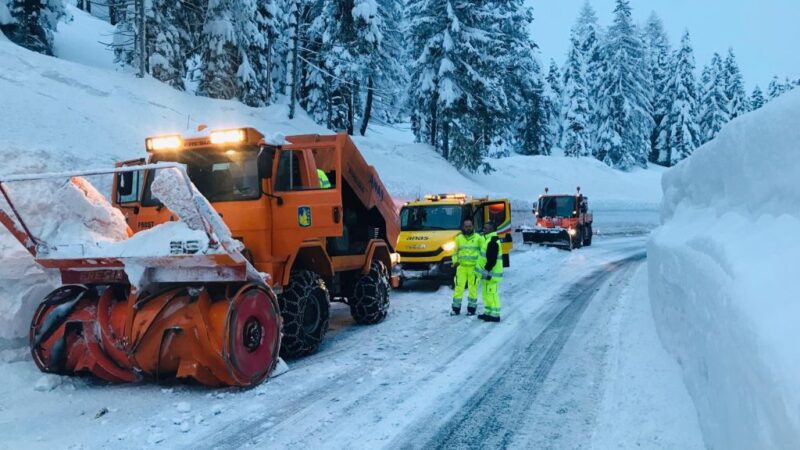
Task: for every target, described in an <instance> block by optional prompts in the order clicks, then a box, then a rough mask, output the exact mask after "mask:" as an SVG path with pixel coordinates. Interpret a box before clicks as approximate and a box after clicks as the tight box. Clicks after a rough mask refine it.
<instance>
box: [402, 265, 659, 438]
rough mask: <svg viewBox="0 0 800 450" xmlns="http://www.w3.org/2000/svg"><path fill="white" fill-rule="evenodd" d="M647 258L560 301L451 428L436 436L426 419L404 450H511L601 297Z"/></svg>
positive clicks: (593, 279) (592, 278) (606, 272)
mask: <svg viewBox="0 0 800 450" xmlns="http://www.w3.org/2000/svg"><path fill="white" fill-rule="evenodd" d="M645 258H646V254H645V253H637V254H635V255H633V256H630V257H628V258H625V259H622V260H619V261H616V262H613V263H609V264H607V265H605V266H604V267H603V268H601V269H599V270H597V271H595V272H593V273H592V274H591V275H589V276H587V277H585V278H583V279H581V280H580V281H578V282H577V283H575V284H573V285H572V287H571V288H570V289H569V290H568V291H567V292H566V293H565V294H563V295H562V296H561V297H560V301H559V302H558V303H557V305H558V307H557V308H561V309H560V311H559V310H558V309H554V311H550V313H551V314H555V316H554V317H553V319H552V320H551V321H550V322H549V324H548V325H547V326H546V327H545V328H544V330H542V331H541V333H539V334H538V336H536V337H535V338H534V339H533V341H531V342H529V343H527V345H526V344H525V343H522V344H521V345H519V348H518V349H517V350H516V351H515V355H516V356H514V357H512V359H511V360H510V361H509V362H508V363H507V364H506V365H505V366H504V367H503V368H502V369H500V370H499V371H498V372H497V373H496V374H495V375H493V376H492V377H491V378H490V379H489V380H488V381H487V382H485V383H484V384H483V386H482V387H481V388H480V389H478V391H477V392H476V393H475V394H473V395H472V396H471V397H470V399H469V400H468V401H467V403H466V405H465V406H464V407H462V408H461V409H459V410H458V412H457V413H456V414H455V415H453V416H452V417H451V418H450V419H449V420H447V422H446V423H445V424H444V425H443V426H441V427H437V429H436V430H432V431H433V434H431V430H429V429H428V427H429V426H430V424H435V423H436V422H437V421H436V420H435V419H434V418H426V419H424V420H423V421H421V422H420V424H419V425H418V426H417V427H416V428H417V431H418V432H417V433H408V435H411V436H420V438H416V439H414V440H413V441H412V442H406V443H403V444H401V446H402V447H404V448H437V449H452V448H457V449H465V448H506V447H508V446H509V445H510V444H511V441H512V439H513V437H514V435H515V432H516V431H517V430H519V429H520V427H521V426H522V425H523V423H522V422H523V421H524V420H525V417H526V416H527V412H528V410H529V409H530V408H531V406H532V405H533V403H534V399H535V398H536V395H537V393H538V391H539V389H540V388H541V386H542V385H543V384H544V382H545V380H546V379H547V376H548V375H549V373H550V370H551V369H552V368H553V365H554V364H555V362H556V361H557V360H558V357H559V356H560V354H561V351H562V349H563V348H564V345H565V344H566V343H567V341H568V339H569V337H570V336H571V335H572V333H573V331H574V330H575V327H576V325H577V324H578V321H579V320H580V318H581V316H582V314H583V312H584V311H585V310H586V308H587V306H588V305H589V303H590V302H591V300H592V299H593V298H594V297H595V295H596V293H597V291H598V290H599V289H600V288H601V287H602V286H603V285H604V284H606V283H608V281H609V279H610V278H612V277H613V276H615V275H618V274H619V272H620V271H621V270H622V269H624V268H626V266H627V267H631V268H633V267H635V266H636V263H639V262H641V261H643V260H644V259H645Z"/></svg>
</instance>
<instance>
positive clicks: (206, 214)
mask: <svg viewBox="0 0 800 450" xmlns="http://www.w3.org/2000/svg"><path fill="white" fill-rule="evenodd" d="M144 169H151V170H158V171H162V170H163V171H164V172H160V173H163V174H164V180H166V182H165V186H167V187H168V188H169V190H170V192H173V193H174V192H175V191H176V190H185V191H186V192H185V194H186V195H169V196H168V197H174V198H166V197H167V195H166V194H165V198H162V201H163V202H164V204H165V206H166V207H167V208H169V210H170V211H172V212H174V213H176V215H177V216H178V217H177V218H178V219H179V220H178V221H177V222H170V223H169V224H165V225H164V226H166V227H167V228H162V229H161V233H160V234H159V232H157V231H156V229H158V228H159V227H155V228H153V229H151V230H147V231H143V232H140V233H138V234H133V233H131V232H130V230H129V229H128V230H127V232H126V233H127V235H128V239H119V240H116V241H114V242H105V243H104V245H100V244H97V245H92V243H88V244H87V243H85V242H84V243H82V244H78V245H77V246H76V245H67V244H63V243H62V242H61V241H60V240H59V245H56V244H54V243H53V242H52V241H51V242H47V241H46V240H45V239H43V238H42V237H41V236H43V235H46V236H49V237H48V240H50V239H55V238H53V237H52V235H58V233H50V234H47V233H46V232H47V231H48V230H49V231H52V230H50V228H52V225H50V221H47V220H42V218H41V217H38V216H40V215H42V211H50V209H47V208H46V207H45V208H43V207H42V204H41V202H42V201H41V200H39V199H38V198H35V197H34V196H40V193H41V192H43V190H42V189H30V190H27V191H26V190H19V191H17V193H19V194H22V195H21V197H22V199H21V201H19V202H15V201H14V198H15V195H13V194H14V193H15V189H13V188H12V187H11V185H16V183H25V182H33V183H50V184H48V187H52V186H56V187H57V189H54V190H50V191H47V192H55V194H54V195H55V197H59V196H60V195H62V194H63V193H64V192H67V194H68V195H67V196H64V198H68V199H71V200H74V199H75V198H78V199H80V200H79V201H78V204H79V205H83V206H85V205H84V203H85V204H88V205H89V206H90V207H91V208H88V209H86V211H100V213H101V214H100V216H102V217H104V218H105V219H107V220H109V221H112V222H113V220H112V219H114V217H116V216H115V214H121V213H118V212H116V211H117V210H115V209H113V208H112V207H111V206H110V205H108V204H107V202H106V203H105V204H103V203H102V202H101V201H100V200H99V198H101V197H102V196H100V194H99V193H98V192H97V191H96V190H95V189H94V188H93V186H92V185H91V184H89V183H88V181H86V180H85V179H84V178H81V177H82V176H84V175H85V176H108V175H110V174H113V173H119V172H125V171H134V170H144ZM160 176H161V175H159V177H160ZM64 178H66V179H67V180H68V181H67V182H66V183H63V184H56V183H53V181H52V180H54V179H64ZM26 192H36V194H33V195H30V194H29V195H28V197H27V198H26V195H25V193H26ZM76 195H77V197H76ZM60 201H63V199H62V198H55V199H53V200H52V202H55V203H57V202H60ZM37 202H38V203H37ZM31 205H34V207H31ZM106 205H107V206H106ZM20 206H22V207H27V208H28V209H33V211H30V212H32V214H31V216H27V217H28V218H31V217H32V218H33V219H34V220H32V221H26V220H25V218H26V215H25V214H24V212H25V211H24V210H23V209H21V207H20ZM92 208H94V209H92ZM105 208H108V209H105ZM75 209H77V210H79V211H83V210H82V209H81V208H75ZM111 216H113V217H112V218H111V219H109V218H108V217H111ZM120 217H121V215H120ZM97 221H98V220H97V217H87V218H86V219H85V220H84V222H85V223H90V224H96V222H97ZM0 223H2V224H3V225H4V226H5V227H6V228H8V230H9V231H10V232H11V234H12V235H13V236H15V237H16V238H17V240H19V242H20V243H21V244H22V245H23V246H24V247H25V248H26V249H27V250H28V251H29V252H30V253H31V255H32V256H33V257H34V259H35V260H36V262H37V263H38V264H40V265H41V266H43V267H45V268H50V269H56V270H59V272H60V274H61V279H62V283H63V284H64V286H62V287H60V288H58V289H56V290H55V291H53V292H52V293H51V294H49V295H48V296H47V297H46V298H45V299H44V300H43V301H42V303H41V304H40V305H39V307H38V309H37V310H36V312H35V314H34V316H33V319H32V321H31V327H30V333H29V340H30V345H31V354H32V356H33V360H34V362H35V363H36V365H37V366H38V367H39V369H40V370H42V371H43V372H48V373H56V374H61V375H72V374H79V373H90V374H92V375H94V376H96V377H98V378H100V379H103V380H106V381H110V382H138V381H142V380H154V381H160V380H167V379H172V378H179V379H191V380H194V381H196V382H198V383H201V384H205V385H209V386H252V385H255V384H258V383H260V382H261V381H263V380H264V379H265V378H267V377H268V376H269V375H270V373H271V372H272V371H273V370H274V368H275V367H276V365H277V364H278V361H279V358H278V353H279V349H280V341H281V318H280V312H279V309H278V302H277V299H276V297H275V294H274V293H273V291H272V290H271V288H270V287H269V282H268V280H267V279H265V277H264V276H263V275H262V274H259V273H258V272H257V271H256V270H255V268H254V267H253V266H252V265H251V264H250V263H249V262H248V261H247V260H246V259H245V257H244V256H243V255H242V253H241V250H242V247H241V245H240V244H239V243H238V241H236V240H234V239H233V238H231V236H230V233H229V231H228V229H227V227H226V226H225V225H224V223H223V222H222V219H221V218H220V217H219V215H218V214H217V213H216V212H215V211H214V210H213V208H211V206H210V204H209V203H208V201H207V200H206V199H205V198H204V197H203V196H202V195H201V194H200V193H199V192H198V191H197V190H196V188H194V186H193V185H192V184H191V182H190V181H189V178H188V176H187V175H186V173H185V171H184V169H183V168H182V167H181V166H180V165H178V164H157V165H149V166H137V167H125V168H118V169H115V170H107V171H94V172H84V173H70V174H50V175H48V174H45V175H34V176H28V177H25V176H22V177H12V178H9V179H6V180H5V181H3V180H0ZM30 223H33V224H34V225H36V224H37V223H39V224H45V225H44V227H43V228H42V230H44V231H40V232H38V233H36V232H32V230H35V228H34V227H29V225H30ZM85 223H84V225H85ZM123 223H124V220H123ZM181 223H182V224H181ZM48 227H49V228H48ZM65 230H67V231H64V233H62V234H67V237H70V233H71V232H73V231H74V228H70V227H65ZM56 231H59V230H56ZM180 233H184V235H181V234H180ZM123 234H125V233H123ZM118 235H119V233H118ZM159 236H162V237H163V236H167V238H168V239H167V240H166V241H164V240H163V239H161V238H160V237H159ZM176 236H177V237H176ZM182 236H190V237H192V240H190V241H186V240H184V239H183V238H182ZM61 237H63V236H61ZM195 238H196V239H195ZM134 239H137V241H135V242H134V241H133V240H134ZM159 239H160V240H159ZM169 239H175V241H170V240H169ZM156 244H158V245H156ZM164 247H166V249H165V248H164Z"/></svg>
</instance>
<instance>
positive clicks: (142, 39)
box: [136, 0, 147, 78]
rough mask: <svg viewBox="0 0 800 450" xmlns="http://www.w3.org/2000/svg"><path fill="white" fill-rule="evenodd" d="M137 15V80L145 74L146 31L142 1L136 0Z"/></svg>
mask: <svg viewBox="0 0 800 450" xmlns="http://www.w3.org/2000/svg"><path fill="white" fill-rule="evenodd" d="M137 3H138V5H137V11H138V12H137V14H138V16H139V17H138V20H139V27H138V28H139V33H138V38H139V42H138V44H139V73H138V74H137V75H136V76H138V77H139V78H144V73H145V56H146V55H145V53H146V50H147V30H146V29H145V27H146V26H147V25H146V22H147V20H146V17H145V16H144V0H137Z"/></svg>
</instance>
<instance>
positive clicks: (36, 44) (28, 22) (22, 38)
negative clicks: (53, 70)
mask: <svg viewBox="0 0 800 450" xmlns="http://www.w3.org/2000/svg"><path fill="white" fill-rule="evenodd" d="M6 14H7V15H8V16H9V17H6V19H7V20H3V22H6V23H5V24H2V23H0V30H2V32H3V33H4V34H5V35H6V37H8V39H10V40H11V41H12V42H14V43H16V44H17V45H20V46H22V47H25V48H27V49H28V50H33V51H35V52H39V53H43V54H45V55H52V54H53V32H54V31H55V30H56V26H57V25H58V21H59V20H60V19H61V18H62V17H64V15H65V14H66V13H65V11H64V4H63V1H62V0H10V1H9V2H8V5H7V7H6ZM6 14H4V15H6Z"/></svg>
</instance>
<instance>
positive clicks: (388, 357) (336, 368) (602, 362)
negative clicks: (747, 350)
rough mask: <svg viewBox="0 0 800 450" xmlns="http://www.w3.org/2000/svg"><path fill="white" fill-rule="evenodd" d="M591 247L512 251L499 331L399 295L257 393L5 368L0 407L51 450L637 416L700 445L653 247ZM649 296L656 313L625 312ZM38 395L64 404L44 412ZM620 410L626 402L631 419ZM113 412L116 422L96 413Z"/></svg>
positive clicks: (329, 439)
mask: <svg viewBox="0 0 800 450" xmlns="http://www.w3.org/2000/svg"><path fill="white" fill-rule="evenodd" d="M595 242H596V245H595V246H594V247H592V248H585V249H582V250H581V251H578V252H573V253H568V252H563V251H558V250H554V249H540V248H527V249H523V250H521V251H518V252H515V253H514V254H513V256H512V268H511V269H510V270H509V271H508V272H507V276H506V280H505V281H504V285H503V287H502V293H503V301H504V305H503V315H504V319H503V322H501V323H500V324H488V323H483V322H480V321H478V320H476V319H474V318H467V317H465V316H459V317H451V316H449V315H448V313H447V311H448V306H449V303H450V297H451V291H450V290H449V289H447V288H439V289H438V290H436V288H435V287H431V286H426V285H421V286H418V287H419V288H420V289H416V290H403V291H399V292H395V293H393V306H392V313H391V315H390V318H389V319H388V320H387V321H386V322H385V323H383V324H381V325H379V326H373V327H356V326H353V325H352V320H351V319H350V317H349V314H348V310H347V309H346V308H343V307H340V306H337V307H336V308H335V309H334V318H333V320H332V331H331V334H330V338H329V339H328V341H327V342H326V344H325V345H324V347H323V348H322V349H321V351H320V353H318V354H316V355H314V356H311V357H308V358H304V359H301V360H298V361H291V362H290V366H291V371H289V372H288V373H286V374H284V375H282V376H280V377H278V378H275V379H273V380H271V381H270V382H268V383H266V384H263V385H261V386H259V387H257V388H254V389H251V390H247V391H237V390H223V391H208V390H206V389H203V388H199V387H189V386H181V385H176V386H174V387H171V388H168V389H165V388H163V387H159V386H151V385H146V386H111V387H109V386H98V385H94V384H92V383H89V382H87V381H84V380H74V379H69V380H66V381H64V384H62V385H60V386H58V387H56V388H55V389H53V390H52V391H46V390H45V392H31V391H32V389H31V387H30V386H31V384H32V383H31V381H30V380H36V379H37V378H39V375H38V374H37V373H36V372H35V369H33V368H31V367H30V366H31V364H30V363H29V362H27V361H24V362H19V363H15V364H12V365H9V366H17V369H21V368H24V370H23V371H22V372H23V373H18V372H19V370H18V371H17V372H15V373H12V374H10V375H12V376H11V377H4V375H6V374H4V373H2V372H3V371H7V370H9V369H8V368H6V367H4V365H1V364H0V377H4V378H6V379H8V378H11V379H12V383H10V386H11V387H10V389H12V390H13V391H8V392H6V390H7V389H9V387H6V388H1V389H3V391H0V400H5V401H10V402H12V403H22V402H23V400H17V397H18V396H20V395H23V396H24V397H25V398H27V399H28V400H26V401H27V404H26V405H24V406H23V407H22V408H21V409H17V410H16V412H17V415H16V417H9V414H8V413H9V412H10V411H5V412H4V411H2V409H0V429H4V428H5V427H15V428H16V427H19V426H22V427H25V423H30V422H31V421H33V419H32V417H36V418H37V419H36V421H38V423H39V424H40V425H41V424H42V423H47V426H46V427H42V428H39V429H38V430H37V431H36V432H38V433H41V435H37V436H39V437H40V439H41V440H39V441H37V443H38V444H41V446H42V447H48V443H50V444H52V443H53V442H59V443H61V444H63V443H64V439H66V440H67V441H68V443H67V444H68V445H69V444H74V445H76V446H81V445H86V446H92V447H93V446H112V445H113V446H114V447H116V448H138V447H141V446H143V445H152V444H156V443H161V444H162V445H168V446H169V447H178V448H199V447H203V448H241V447H247V446H257V447H264V446H269V447H270V448H287V447H301V448H376V447H390V448H397V447H401V448H479V447H483V448H492V447H513V448H591V447H595V448H606V447H608V446H614V447H619V446H621V447H623V448H624V447H634V446H636V443H637V441H636V440H631V441H628V442H620V441H618V440H617V439H619V438H618V434H619V430H618V428H619V426H620V425H619V424H617V425H616V426H615V427H607V426H605V424H608V423H615V422H617V420H616V417H617V416H619V417H630V418H632V419H631V421H629V422H630V423H627V424H623V426H628V427H630V428H631V429H635V428H640V429H642V428H643V429H646V430H649V433H648V435H646V436H640V438H637V439H639V441H638V442H639V443H641V442H644V443H645V444H647V445H646V446H647V447H649V448H653V447H655V448H659V447H660V448H677V447H676V446H678V447H680V448H700V447H701V446H702V441H701V440H700V438H699V431H697V424H696V419H694V417H695V415H696V414H695V412H694V409H693V406H692V405H691V401H690V400H689V397H688V394H686V393H685V388H683V385H682V383H681V382H680V380H679V375H678V371H677V368H676V366H675V364H674V362H672V361H671V360H669V358H668V356H667V355H666V353H665V352H664V351H663V349H662V348H661V347H660V343H659V342H658V339H657V337H655V330H654V327H653V325H652V317H651V316H649V314H650V312H649V311H650V310H649V302H647V297H646V288H645V287H644V286H645V277H644V276H642V274H643V272H644V270H643V269H644V267H643V264H642V263H643V262H644V260H645V242H646V237H643V236H639V237H627V238H604V239H597V240H596V241H595ZM639 300H642V301H643V302H645V303H646V306H647V307H646V308H633V309H632V308H627V309H626V307H624V306H625V305H629V306H630V305H637V304H640V303H642V302H639ZM648 320H649V322H648ZM623 322H624V323H623ZM629 333H631V334H630V335H631V336H639V337H637V339H640V337H641V335H644V334H646V335H647V336H649V337H650V339H649V340H647V339H645V340H642V342H646V345H645V348H644V349H640V351H639V352H638V353H634V357H635V358H637V359H634V360H633V361H627V364H623V365H621V364H619V363H615V361H616V360H618V359H619V356H620V352H623V351H627V349H628V347H629V345H627V344H630V343H629V342H627V340H626V338H625V336H628V335H629ZM643 355H648V357H649V358H650V359H649V360H645V359H644V357H643ZM652 355H657V356H655V357H653V356H652ZM626 358H627V355H626ZM639 360H641V363H637V361H639ZM654 361H655V363H654ZM620 366H622V369H620ZM673 366H675V367H673ZM652 367H656V368H657V367H662V368H665V369H663V370H662V373H661V374H660V376H661V377H662V378H669V379H662V380H658V383H657V386H654V382H653V381H652V378H653V376H650V371H651V370H652V369H651V368H652ZM673 369H674V370H673ZM656 370H657V369H656ZM637 371H638V372H641V373H637ZM24 377H29V378H28V380H29V381H28V384H27V385H25V384H24V382H23V379H24ZM616 379H625V380H638V382H634V383H629V385H628V386H627V389H628V391H629V393H630V394H631V395H634V396H635V397H636V399H639V401H629V400H630V399H627V394H626V393H623V394H622V395H620V394H619V392H618V391H619V389H617V388H616V384H618V382H617V381H618V380H616ZM14 381H16V382H17V384H18V386H16V389H15V388H14V386H15V383H14ZM664 386H667V388H665V387H664ZM660 394H662V395H660ZM664 397H666V398H667V399H668V401H667V400H664ZM31 398H40V399H41V401H48V399H49V400H50V401H51V402H52V403H57V402H56V401H55V400H57V399H58V400H60V399H63V400H64V402H63V405H58V406H49V407H48V406H45V405H37V404H36V402H35V401H32V400H30V399H31ZM121 399H124V400H122V401H121ZM641 399H644V401H642V400H641ZM675 399H678V400H675ZM0 403H2V402H0ZM52 403H51V405H52ZM643 403H644V404H643ZM620 404H623V405H629V407H628V408H627V410H624V411H621V410H620V408H619V406H618V405H620ZM104 407H105V408H107V409H108V410H109V412H108V413H107V414H105V415H103V418H94V417H95V415H96V412H97V411H100V410H102V408H104ZM76 408H77V410H76ZM636 408H641V409H642V410H644V411H645V412H644V414H642V413H641V412H640V411H637V410H636ZM626 414H627V416H626ZM648 415H649V417H648ZM51 420H52V421H51ZM635 420H638V421H639V423H636V422H635ZM642 421H645V423H642ZM647 423H649V424H651V425H652V426H650V427H647V426H646V425H647ZM665 424H666V425H665ZM32 425H33V424H30V425H27V426H32ZM643 425H645V426H644V427H643ZM9 429H11V428H9ZM45 430H49V431H47V432H45ZM66 430H71V431H70V432H69V433H66ZM62 431H63V432H64V433H63V434H62V433H61V432H62ZM181 431H183V432H181ZM615 433H616V434H615ZM623 434H624V433H623ZM65 436H66V437H65ZM653 438H655V439H653ZM626 439H627V438H626ZM2 446H3V444H0V448H2ZM598 446H599V447H598Z"/></svg>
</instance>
